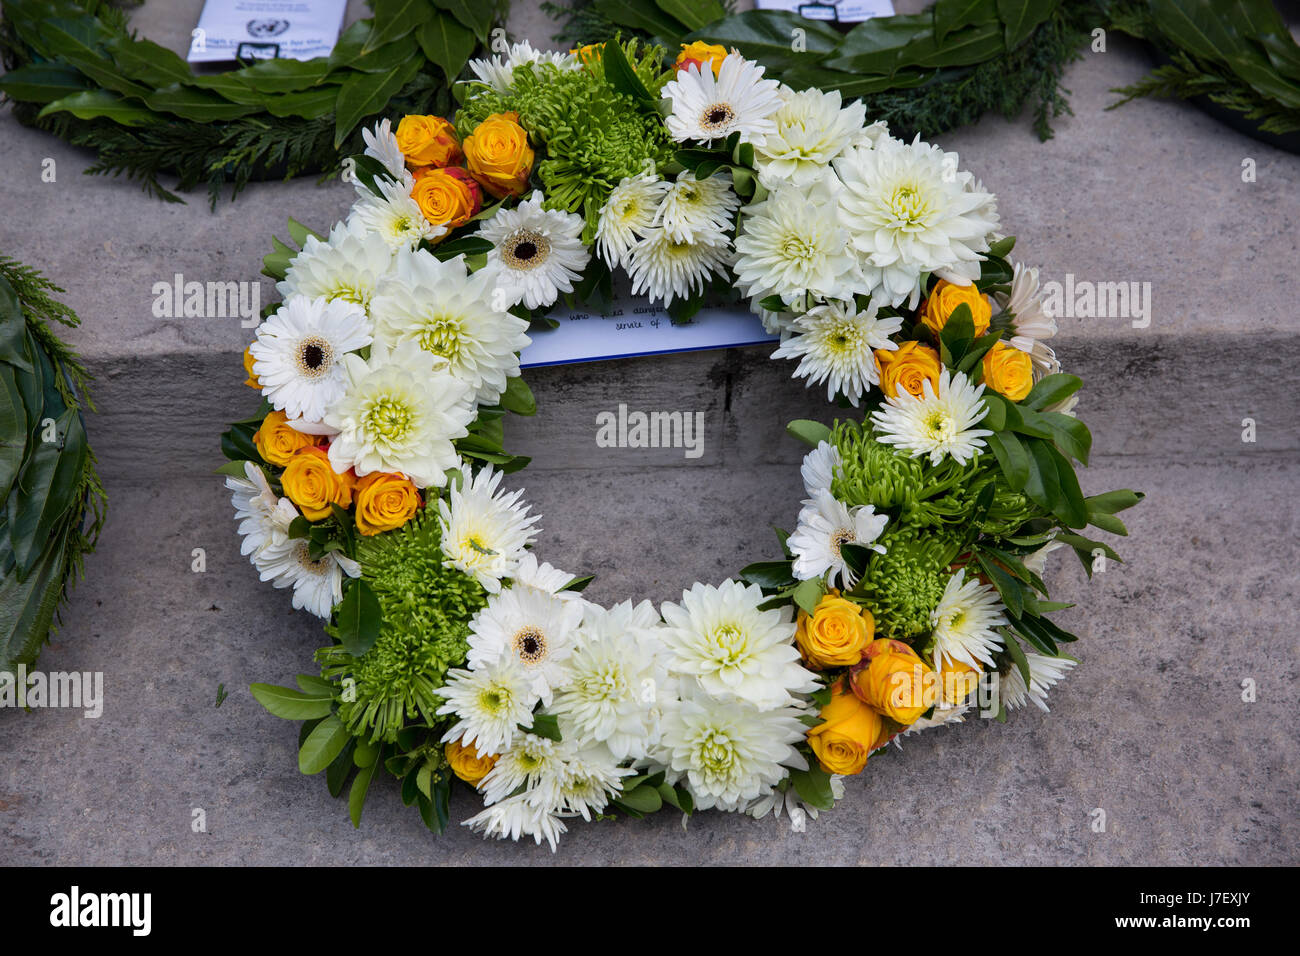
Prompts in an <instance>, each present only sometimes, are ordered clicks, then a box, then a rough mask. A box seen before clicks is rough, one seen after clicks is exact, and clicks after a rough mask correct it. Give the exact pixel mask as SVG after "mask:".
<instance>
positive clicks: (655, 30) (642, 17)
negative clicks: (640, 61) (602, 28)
mask: <svg viewBox="0 0 1300 956" xmlns="http://www.w3.org/2000/svg"><path fill="white" fill-rule="evenodd" d="M592 6H594V7H595V9H596V12H597V13H599V14H600V15H601V16H603V17H604V18H605V19H607V20H609V21H610V22H611V23H617V24H620V25H622V26H627V27H631V28H632V29H634V30H644V31H645V32H646V33H648V34H650V35H651V36H658V37H663V38H664V39H665V40H673V39H675V38H677V37H680V36H682V34H683V33H685V32H686V25H685V24H684V23H682V22H681V21H680V20H678V19H676V18H675V17H671V16H669V15H668V14H666V13H664V12H663V11H662V10H660V9H659V8H658V7H657V6H656V5H655V3H654V0H634V2H629V0H595V3H593V4H592ZM668 58H669V59H670V60H671V59H676V55H675V53H674V51H673V50H669V51H668Z"/></svg>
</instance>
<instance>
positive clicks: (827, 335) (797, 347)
mask: <svg viewBox="0 0 1300 956" xmlns="http://www.w3.org/2000/svg"><path fill="white" fill-rule="evenodd" d="M877 311H878V307H877V305H876V303H875V302H874V301H872V302H870V303H868V305H867V308H866V309H864V310H861V311H859V310H858V308H857V306H856V305H854V304H853V303H852V302H841V301H839V300H832V301H830V302H827V303H825V304H824V305H818V306H814V307H813V308H811V309H809V310H808V311H807V312H805V313H804V314H803V315H800V316H797V317H796V318H795V320H794V329H793V333H794V334H793V335H791V336H790V337H789V338H787V339H786V340H785V341H783V342H782V343H781V346H780V348H778V349H777V350H776V351H774V352H773V353H772V358H774V359H776V358H797V359H799V365H798V367H797V368H796V369H795V371H794V375H795V378H806V379H808V385H809V386H813V385H820V384H821V383H823V382H825V383H826V398H827V400H834V398H835V396H836V395H837V394H838V395H843V396H844V397H845V398H847V399H848V400H849V402H851V403H852V405H853V407H854V408H857V406H858V401H859V400H860V399H861V398H862V396H863V395H865V394H866V393H867V392H868V391H870V389H871V386H872V385H876V384H878V383H879V382H880V368H879V366H877V365H876V358H875V349H885V350H887V351H893V350H895V349H897V348H898V346H897V345H896V344H895V343H894V342H893V341H891V340H890V338H889V337H890V336H891V335H893V334H895V333H896V332H898V331H899V330H900V329H902V327H903V319H902V317H900V316H894V317H892V318H883V319H882V318H877Z"/></svg>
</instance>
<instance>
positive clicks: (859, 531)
mask: <svg viewBox="0 0 1300 956" xmlns="http://www.w3.org/2000/svg"><path fill="white" fill-rule="evenodd" d="M888 521H889V516H888V515H882V514H876V509H875V507H874V506H872V505H858V506H857V507H855V508H850V507H849V506H848V505H846V504H845V503H844V502H842V501H840V500H838V499H837V498H835V497H834V496H833V495H832V494H831V493H830V491H829V490H828V489H827V490H821V491H818V492H817V493H816V494H815V495H813V496H812V498H811V499H810V500H809V501H807V502H806V503H805V504H804V507H803V508H802V510H800V512H799V523H798V525H796V526H795V529H794V534H792V535H790V537H789V538H788V539H786V547H788V548H789V549H790V553H791V554H793V555H794V565H793V570H794V576H795V577H796V578H798V579H799V580H800V581H807V580H811V579H812V578H820V577H822V576H823V575H826V574H829V575H830V577H829V579H828V580H829V582H830V583H831V584H834V583H835V580H836V579H837V578H838V579H839V580H840V581H841V582H842V584H843V586H844V587H845V588H851V587H853V585H854V584H855V583H857V575H856V574H854V573H853V569H852V568H850V567H849V564H848V561H847V560H845V558H844V554H843V551H842V549H843V547H844V545H846V544H856V545H860V546H861V547H864V548H870V549H871V550H872V551H875V552H876V553H878V554H884V553H885V547H884V545H881V544H877V543H876V539H877V538H879V537H880V534H881V532H883V531H884V530H885V525H886V524H887V523H888Z"/></svg>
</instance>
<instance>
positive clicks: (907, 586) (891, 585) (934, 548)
mask: <svg viewBox="0 0 1300 956" xmlns="http://www.w3.org/2000/svg"><path fill="white" fill-rule="evenodd" d="M877 543H878V544H882V545H884V546H885V548H886V549H887V550H886V551H885V553H884V554H873V555H872V557H871V560H870V561H868V562H867V568H866V571H865V572H864V573H863V575H862V579H861V580H860V581H859V582H858V584H857V586H856V587H854V588H853V591H852V592H851V594H852V596H853V597H854V598H855V599H856V600H858V601H859V602H861V603H862V604H863V605H865V606H866V607H868V608H870V609H871V613H872V615H873V616H874V617H875V621H876V636H877V637H889V638H893V639H894V640H898V641H907V642H908V643H912V642H914V641H916V640H917V639H918V638H921V637H923V636H925V635H928V634H929V632H930V628H931V625H930V612H931V611H933V610H934V609H935V607H937V606H938V604H939V599H940V598H941V597H943V589H944V586H945V585H946V584H947V583H948V578H949V576H950V574H951V572H950V571H949V565H950V564H952V561H953V559H954V558H955V557H956V556H957V551H958V548H959V542H958V540H957V539H956V538H954V537H951V536H949V535H944V534H936V533H935V532H934V531H918V530H917V529H915V528H907V527H898V528H895V529H893V530H892V531H890V530H886V532H885V533H884V534H883V535H881V537H880V539H879V541H878V542H877Z"/></svg>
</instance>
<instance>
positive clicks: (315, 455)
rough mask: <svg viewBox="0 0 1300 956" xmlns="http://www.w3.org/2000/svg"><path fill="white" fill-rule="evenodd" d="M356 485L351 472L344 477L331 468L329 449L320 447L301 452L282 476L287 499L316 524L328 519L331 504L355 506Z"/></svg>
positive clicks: (312, 447) (303, 449) (294, 457)
mask: <svg viewBox="0 0 1300 956" xmlns="http://www.w3.org/2000/svg"><path fill="white" fill-rule="evenodd" d="M355 483H356V478H354V477H353V475H352V472H351V471H349V472H347V473H346V474H342V475H340V474H339V473H338V472H337V471H335V470H334V469H333V467H331V466H330V459H329V455H327V454H326V453H325V449H324V448H320V447H318V446H316V445H311V446H309V447H307V448H301V449H299V450H298V452H297V454H295V455H294V456H293V458H292V459H290V461H289V465H288V467H286V468H285V469H284V474H283V475H281V476H280V484H281V485H283V486H284V493H285V495H286V496H287V497H288V498H289V500H290V501H292V502H293V503H294V504H296V505H297V506H298V508H299V509H300V510H301V511H302V513H303V514H304V515H306V516H307V517H308V518H309V519H311V520H312V521H319V520H321V519H322V518H328V517H329V516H330V505H331V504H336V505H338V506H339V507H341V508H346V507H347V506H348V505H350V504H352V486H353V485H354V484H355Z"/></svg>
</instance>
